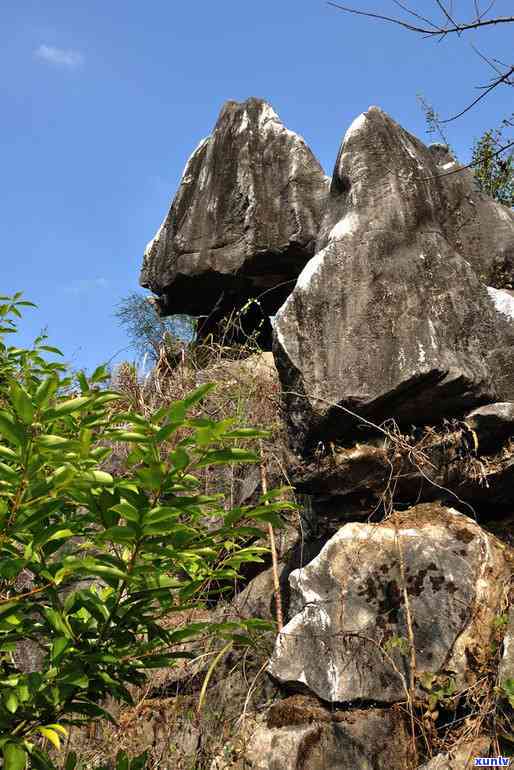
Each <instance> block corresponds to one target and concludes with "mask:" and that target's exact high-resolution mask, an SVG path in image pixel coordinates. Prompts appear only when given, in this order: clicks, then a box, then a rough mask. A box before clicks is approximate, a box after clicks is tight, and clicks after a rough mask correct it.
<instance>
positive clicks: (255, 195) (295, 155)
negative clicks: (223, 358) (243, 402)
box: [140, 99, 328, 333]
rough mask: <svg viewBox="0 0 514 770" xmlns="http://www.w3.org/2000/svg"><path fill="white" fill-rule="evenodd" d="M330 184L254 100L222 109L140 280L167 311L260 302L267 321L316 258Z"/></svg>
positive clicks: (295, 139) (295, 138) (217, 310)
mask: <svg viewBox="0 0 514 770" xmlns="http://www.w3.org/2000/svg"><path fill="white" fill-rule="evenodd" d="M327 187H328V180H327V179H326V177H325V176H324V173H323V171H322V169H321V166H320V164H319V163H318V161H317V160H316V158H315V157H314V155H313V154H312V152H311V151H310V149H309V148H308V147H307V145H306V144H305V142H304V140H303V139H302V137H301V136H299V135H298V134H295V133H294V132H293V131H290V130H289V129H287V128H286V127H285V126H284V125H283V123H282V122H281V120H280V118H279V117H278V115H277V114H276V112H275V111H274V110H273V108H272V107H271V106H270V105H269V104H267V103H266V102H264V101H262V100H260V99H248V100H247V101H246V102H243V103H241V104H239V103H237V102H227V103H226V104H225V106H224V107H223V109H222V110H221V113H220V116H219V118H218V121H217V123H216V126H215V128H214V131H213V133H212V135H211V136H209V137H208V138H207V139H204V140H203V141H202V142H201V143H200V145H199V146H198V147H197V149H196V150H195V151H194V152H193V154H192V156H191V158H190V159H189V160H188V162H187V163H186V167H185V169H184V174H183V176H182V181H181V183H180V187H179V190H178V193H177V195H176V197H175V199H174V201H173V203H172V206H171V209H170V211H169V213H168V215H167V216H166V218H165V220H164V222H163V224H162V225H161V227H160V228H159V231H158V232H157V234H156V236H155V237H154V239H153V240H152V241H151V242H150V243H149V244H148V246H147V249H146V252H145V257H144V262H143V269H142V271H141V277H140V282H141V284H142V285H143V286H145V287H147V288H149V289H151V290H152V291H153V292H154V293H155V294H157V295H158V296H159V300H160V303H161V307H162V309H163V312H164V313H189V314H191V315H202V314H205V315H210V319H209V324H208V325H207V326H206V327H205V328H204V333H205V332H206V331H207V328H208V330H211V329H213V328H214V327H215V324H216V322H217V321H218V320H219V319H220V318H222V317H223V316H224V315H225V314H227V313H230V312H232V311H233V310H234V309H237V308H240V307H242V305H244V303H245V302H246V301H247V300H248V299H250V298H255V297H258V298H260V301H261V303H262V308H263V311H264V313H265V314H266V315H270V314H273V313H274V312H275V310H276V309H277V308H278V307H280V305H281V304H282V302H283V301H284V299H285V297H287V295H288V294H289V292H290V291H291V288H292V286H293V285H294V281H295V280H296V278H297V276H298V274H299V272H300V271H301V269H302V268H303V266H304V265H305V263H306V262H307V260H308V259H309V258H310V257H311V256H312V254H313V253H314V243H315V240H316V236H317V233H318V228H319V225H320V219H321V210H322V206H323V203H324V199H325V195H326V190H327Z"/></svg>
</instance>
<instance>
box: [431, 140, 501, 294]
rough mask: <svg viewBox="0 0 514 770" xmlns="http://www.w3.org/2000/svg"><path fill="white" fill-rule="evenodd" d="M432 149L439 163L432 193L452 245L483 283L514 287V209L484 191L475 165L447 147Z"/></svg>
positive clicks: (437, 163)
mask: <svg viewBox="0 0 514 770" xmlns="http://www.w3.org/2000/svg"><path fill="white" fill-rule="evenodd" d="M428 149H429V151H430V153H431V155H432V159H433V160H434V162H435V164H436V167H437V168H436V172H437V179H432V180H430V181H431V182H432V183H433V185H431V189H430V194H431V195H436V196H438V197H439V206H440V215H439V216H440V222H441V225H442V227H443V228H444V232H445V235H446V236H447V238H448V240H449V241H450V243H451V245H452V247H453V248H454V249H455V251H458V252H459V253H460V254H462V256H463V257H464V258H465V259H467V260H468V262H469V263H470V264H471V266H472V267H473V269H474V270H475V272H476V273H477V275H478V277H479V278H480V280H481V281H482V282H483V283H485V284H487V285H488V286H494V287H496V288H497V289H512V288H514V286H513V278H514V212H513V211H512V210H511V209H508V208H507V207H506V206H503V205H502V204H500V203H496V201H494V200H493V199H492V198H491V197H490V196H489V195H485V194H484V193H481V192H480V190H479V189H478V185H477V182H476V179H475V177H474V174H473V171H472V169H469V168H462V167H461V166H460V164H459V163H458V162H457V161H456V159H455V158H454V157H453V156H452V155H451V154H450V153H449V152H448V148H447V147H445V146H444V145H431V146H429V148H428ZM459 169H460V170H459Z"/></svg>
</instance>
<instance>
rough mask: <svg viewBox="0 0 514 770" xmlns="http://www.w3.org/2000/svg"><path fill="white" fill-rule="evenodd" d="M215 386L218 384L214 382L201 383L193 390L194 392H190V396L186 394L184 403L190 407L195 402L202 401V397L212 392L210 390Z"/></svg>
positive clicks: (187, 407)
mask: <svg viewBox="0 0 514 770" xmlns="http://www.w3.org/2000/svg"><path fill="white" fill-rule="evenodd" d="M215 387H216V384H215V383H214V382H206V383H205V384H204V385H200V387H199V388H196V390H193V392H192V393H190V394H189V395H188V396H186V397H185V398H184V400H183V403H184V405H185V407H186V409H189V408H190V407H192V406H193V405H194V404H197V403H198V402H199V401H202V399H204V398H205V396H206V395H207V393H210V391H211V390H213V389H214V388H215Z"/></svg>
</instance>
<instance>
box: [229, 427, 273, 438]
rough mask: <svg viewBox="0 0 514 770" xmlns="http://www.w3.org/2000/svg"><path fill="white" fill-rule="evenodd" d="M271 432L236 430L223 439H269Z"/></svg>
mask: <svg viewBox="0 0 514 770" xmlns="http://www.w3.org/2000/svg"><path fill="white" fill-rule="evenodd" d="M270 436H271V432H270V431H269V430H259V428H236V429H235V430H230V431H228V433H224V434H223V438H269V437H270Z"/></svg>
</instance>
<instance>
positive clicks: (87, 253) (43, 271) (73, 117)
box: [0, 0, 513, 369]
mask: <svg viewBox="0 0 514 770" xmlns="http://www.w3.org/2000/svg"><path fill="white" fill-rule="evenodd" d="M348 2H350V0H348ZM354 5H355V6H357V7H360V8H366V7H367V8H372V7H374V8H376V9H378V10H381V11H382V12H389V11H391V10H394V3H393V2H392V0H365V2H364V1H363V0H354ZM454 5H455V6H459V5H460V6H461V7H462V8H469V6H471V5H472V3H471V2H470V1H469V2H468V0H456V2H455V3H454ZM429 6H430V7H431V6H432V0H418V7H419V8H422V9H424V10H425V12H426V11H427V10H428V7H429ZM510 6H511V0H498V1H497V5H496V12H497V14H498V15H499V14H501V12H502V11H503V12H504V13H507V12H508V11H509V7H510ZM510 10H511V8H510ZM0 18H1V19H2V30H3V41H2V46H1V49H0V98H1V103H2V126H1V128H0V131H1V135H2V141H1V142H0V161H1V168H2V176H3V180H2V187H3V190H4V199H3V201H2V207H1V211H2V214H1V218H0V221H1V223H2V224H1V230H0V233H1V237H2V255H1V259H2V264H3V271H2V282H1V287H0V293H13V292H15V291H18V290H22V291H24V293H25V295H26V297H27V298H28V299H31V300H33V301H34V302H36V303H37V304H38V306H39V308H38V310H37V311H27V314H26V316H25V319H24V323H23V333H22V341H23V342H28V341H29V340H30V339H31V338H32V337H33V336H35V335H36V334H37V333H38V332H39V331H40V330H41V328H42V327H45V326H46V327H48V331H49V334H50V337H51V340H52V342H53V344H57V345H59V346H60V347H61V348H62V349H63V350H64V352H65V355H66V358H67V360H68V361H70V362H71V363H72V365H73V366H74V367H77V368H78V367H86V368H88V369H90V368H92V367H94V366H96V365H97V364H98V363H100V362H102V361H105V360H108V359H110V358H111V357H112V356H114V355H115V354H116V353H117V352H118V351H120V350H121V349H123V348H125V347H126V346H127V344H128V341H127V339H126V337H125V335H124V332H123V330H122V329H120V328H119V327H118V325H117V322H116V319H115V317H114V310H115V306H116V304H117V302H118V301H119V300H120V298H121V297H123V296H125V295H126V294H127V293H129V292H130V291H133V290H136V289H137V288H138V286H137V281H138V274H139V268H140V263H141V258H142V254H143V250H144V247H145V244H146V242H147V241H148V240H149V239H150V238H151V237H152V236H153V234H154V232H155V230H156V229H157V227H158V225H159V224H160V222H161V221H162V218H163V216H164V214H165V213H166V211H167V208H168V206H169V203H170V200H171V198H172V197H173V194H174V191H175V189H176V187H177V184H178V181H179V179H180V174H181V172H182V169H183V166H184V162H185V160H186V159H187V157H188V156H189V154H190V152H191V151H192V149H193V148H194V147H195V146H196V144H197V143H198V140H199V139H200V138H202V137H203V136H206V135H207V134H209V132H210V131H211V129H212V126H213V124H214V122H215V120H216V117H217V114H218V112H219V109H220V107H221V105H222V103H223V102H224V101H225V100H226V99H237V100H241V99H245V98H247V97H248V96H260V97H263V98H265V99H267V100H268V101H270V102H271V103H272V104H273V106H274V107H275V109H276V110H277V112H278V113H279V115H280V117H281V118H282V120H283V121H284V123H286V125H287V126H288V127H289V128H291V129H293V130H295V131H298V132H299V133H300V134H302V135H303V136H304V137H305V139H306V140H307V142H308V143H309V144H310V146H311V148H312V149H313V151H314V152H315V154H316V155H317V156H318V158H319V159H320V161H321V163H322V165H323V166H324V168H325V170H326V171H327V172H328V173H331V171H332V166H333V163H334V160H335V157H336V154H337V150H338V146H339V142H340V140H341V137H342V135H343V134H344V131H345V129H346V128H347V126H348V125H349V123H350V122H351V121H352V120H353V118H354V117H356V116H357V115H358V114H359V113H360V112H362V111H363V110H365V109H366V108H367V107H368V106H369V105H370V104H376V105H379V106H380V107H382V108H383V109H385V110H386V111H387V112H389V113H390V114H391V115H392V117H394V118H395V119H396V120H397V121H399V122H400V123H401V124H402V125H403V126H404V127H405V128H407V129H408V130H410V131H412V132H413V133H415V134H417V135H418V136H420V137H422V138H424V139H425V140H427V137H426V134H425V127H424V117H423V114H422V112H421V110H420V108H419V106H418V104H417V102H416V94H417V93H422V94H424V95H425V97H426V99H427V100H428V101H429V102H431V103H432V104H434V106H435V107H436V109H437V110H438V112H439V113H440V114H441V116H443V117H444V116H447V115H448V114H452V113H454V112H455V111H458V110H459V109H461V108H462V107H463V106H465V104H466V103H467V101H468V100H469V99H470V98H473V97H474V96H475V95H476V93H477V92H476V91H474V86H475V85H476V84H479V83H484V82H486V81H487V79H488V78H489V77H490V71H489V70H488V69H487V67H486V65H485V64H484V63H483V62H482V61H480V59H479V58H478V57H477V55H476V54H475V53H474V52H473V51H472V49H471V47H470V45H469V42H470V41H473V42H475V44H478V45H479V46H480V48H481V50H482V51H484V52H485V53H488V54H492V55H496V56H498V57H499V58H501V57H502V55H503V56H504V58H508V56H509V53H508V52H509V51H510V52H511V48H512V46H511V45H510V43H511V38H512V27H511V28H510V30H509V28H508V27H505V28H504V29H503V30H502V29H491V30H489V31H488V32H482V33H481V34H475V35H474V37H473V38H466V39H460V40H458V39H453V38H452V39H447V40H446V41H443V42H436V41H433V40H422V39H421V38H419V37H417V36H415V35H412V34H410V33H408V32H405V31H403V30H400V29H397V28H394V27H391V26H384V25H383V24H380V23H378V22H375V23H374V22H370V21H367V20H364V19H361V18H358V17H355V16H347V15H345V14H342V13H341V12H338V11H336V10H335V9H333V8H330V7H329V6H327V5H326V4H325V2H323V0H260V2H244V0H217V2H211V1H209V2H207V0H197V2H191V1H189V2H177V1H176V0H146V2H141V0H123V2H121V0H110V1H109V2H105V0H81V1H79V0H45V2H41V0H3V2H2V9H1V12H0ZM510 96H511V94H510V93H509V89H507V88H504V89H503V90H502V89H497V92H496V93H494V94H493V95H492V96H491V97H490V98H489V99H488V100H485V101H484V103H483V105H482V106H481V107H479V108H478V109H475V110H473V111H472V112H471V113H469V114H468V115H467V116H465V117H464V118H462V119H461V120H459V121H458V122H457V123H455V124H453V125H452V128H451V129H449V138H450V140H451V142H452V144H453V146H454V147H455V149H456V150H457V151H458V153H459V154H460V156H461V158H463V159H468V158H469V148H470V145H471V143H472V141H473V139H474V138H475V137H477V136H478V135H479V134H480V133H481V132H482V131H483V130H484V129H486V128H489V127H491V126H494V125H495V124H496V123H498V122H499V119H500V118H501V117H503V116H504V115H505V114H507V113H508V112H509V111H511V112H512V109H513V106H512V101H510V102H509V98H508V97H510ZM123 357H128V358H130V357H131V351H130V350H128V351H125V352H124V353H123V354H120V355H118V357H117V358H116V359H115V360H120V359H121V358H123Z"/></svg>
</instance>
